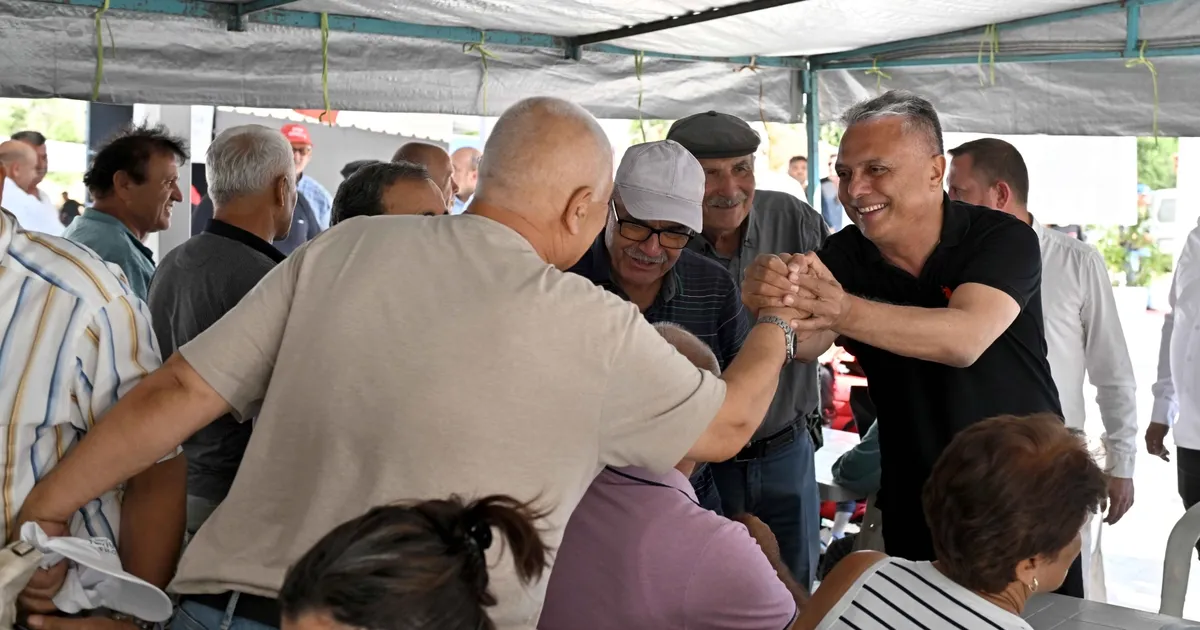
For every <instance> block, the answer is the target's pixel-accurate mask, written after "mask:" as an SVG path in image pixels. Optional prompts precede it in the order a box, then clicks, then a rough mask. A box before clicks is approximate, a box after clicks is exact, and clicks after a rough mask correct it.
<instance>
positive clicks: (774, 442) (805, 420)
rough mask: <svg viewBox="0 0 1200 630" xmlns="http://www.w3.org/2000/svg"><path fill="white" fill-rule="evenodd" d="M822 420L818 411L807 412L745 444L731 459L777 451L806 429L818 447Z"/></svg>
mask: <svg viewBox="0 0 1200 630" xmlns="http://www.w3.org/2000/svg"><path fill="white" fill-rule="evenodd" d="M823 422H824V421H823V419H822V418H821V414H820V413H818V412H816V411H813V412H809V413H807V414H805V415H803V416H800V417H799V418H797V419H796V420H795V421H793V422H792V423H791V424H789V425H787V426H786V427H784V428H782V429H780V430H779V431H776V432H775V433H772V434H771V435H768V436H767V437H764V438H759V439H757V440H754V441H753V442H751V443H749V444H747V445H746V448H743V449H742V450H741V451H739V452H738V454H737V455H734V457H733V460H732V461H735V462H745V461H750V460H753V459H759V458H761V457H766V456H768V455H771V454H773V453H777V452H779V451H781V450H783V449H784V448H785V447H787V446H789V445H791V444H792V443H793V442H795V441H796V436H797V435H799V434H800V431H801V430H805V431H808V433H809V436H810V437H812V438H813V445H814V446H815V447H816V448H820V445H821V442H822V441H823V440H821V439H820V436H821V426H822V424H823Z"/></svg>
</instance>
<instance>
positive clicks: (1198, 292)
mask: <svg viewBox="0 0 1200 630" xmlns="http://www.w3.org/2000/svg"><path fill="white" fill-rule="evenodd" d="M1168 303H1169V304H1170V305H1171V312H1170V313H1167V315H1166V317H1164V318H1163V328H1162V343H1161V345H1160V346H1159V351H1158V380H1157V381H1156V382H1155V383H1154V387H1152V388H1151V389H1152V391H1153V392H1154V411H1153V412H1152V413H1151V414H1150V421H1151V422H1155V423H1158V424H1165V425H1167V426H1170V427H1172V428H1173V429H1174V433H1175V445H1176V446H1178V447H1180V448H1186V449H1192V450H1200V370H1198V369H1197V366H1196V358H1197V354H1198V353H1200V335H1198V334H1197V332H1198V331H1200V226H1198V227H1196V228H1195V229H1193V230H1192V231H1191V233H1189V234H1188V236H1187V241H1185V242H1184V245H1183V252H1182V253H1181V254H1180V255H1179V263H1178V264H1177V265H1176V266H1175V278H1174V279H1173V280H1172V281H1171V295H1170V297H1169V298H1168Z"/></svg>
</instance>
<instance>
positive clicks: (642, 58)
mask: <svg viewBox="0 0 1200 630" xmlns="http://www.w3.org/2000/svg"><path fill="white" fill-rule="evenodd" d="M645 63H646V53H644V52H642V51H640V50H639V51H637V53H636V54H635V55H634V56H633V73H634V74H635V75H637V81H638V99H637V112H638V128H639V129H641V131H642V142H646V123H645V121H643V120H642V97H643V96H644V92H643V89H642V69H643V68H644V67H645Z"/></svg>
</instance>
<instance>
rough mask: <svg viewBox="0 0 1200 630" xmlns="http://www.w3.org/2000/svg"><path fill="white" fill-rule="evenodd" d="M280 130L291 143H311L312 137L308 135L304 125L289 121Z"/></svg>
mask: <svg viewBox="0 0 1200 630" xmlns="http://www.w3.org/2000/svg"><path fill="white" fill-rule="evenodd" d="M280 131H282V132H283V135H284V136H285V137H287V139H288V142H291V143H292V144H312V138H310V137H308V129H305V128H304V125H297V124H296V123H290V124H287V125H284V126H283V129H280Z"/></svg>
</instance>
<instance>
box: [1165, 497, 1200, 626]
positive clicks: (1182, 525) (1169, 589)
mask: <svg viewBox="0 0 1200 630" xmlns="http://www.w3.org/2000/svg"><path fill="white" fill-rule="evenodd" d="M1198 540H1200V503H1197V504H1196V505H1193V506H1192V508H1191V509H1190V510H1188V511H1187V512H1186V513H1185V514H1184V515H1183V518H1181V519H1179V522H1178V523H1175V527H1174V528H1172V529H1171V535H1170V537H1168V538H1167V553H1166V557H1165V558H1164V559H1163V579H1162V598H1161V600H1160V601H1159V605H1158V613H1159V614H1160V615H1170V616H1172V617H1183V600H1184V597H1185V596H1186V595H1187V586H1188V573H1189V571H1190V570H1191V567H1192V554H1193V553H1195V552H1194V549H1195V548H1196V541H1198Z"/></svg>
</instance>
